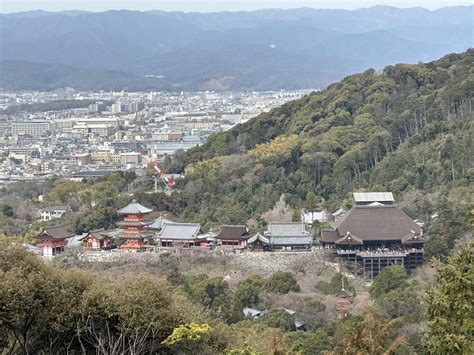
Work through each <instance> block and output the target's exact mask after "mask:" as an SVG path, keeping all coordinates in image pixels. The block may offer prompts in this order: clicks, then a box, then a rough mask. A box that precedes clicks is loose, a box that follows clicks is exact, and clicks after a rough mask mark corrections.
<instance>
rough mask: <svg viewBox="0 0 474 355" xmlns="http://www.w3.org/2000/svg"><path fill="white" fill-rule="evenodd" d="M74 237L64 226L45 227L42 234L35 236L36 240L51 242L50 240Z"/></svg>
mask: <svg viewBox="0 0 474 355" xmlns="http://www.w3.org/2000/svg"><path fill="white" fill-rule="evenodd" d="M73 236H74V233H70V232H68V231H67V230H66V228H65V227H64V226H52V227H45V228H44V230H43V232H42V233H41V234H39V235H38V236H36V239H40V240H51V239H57V240H61V239H66V238H71V237H73Z"/></svg>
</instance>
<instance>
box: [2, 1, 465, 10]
mask: <svg viewBox="0 0 474 355" xmlns="http://www.w3.org/2000/svg"><path fill="white" fill-rule="evenodd" d="M472 3H473V1H472V0H449V1H440V0H391V1H390V0H362V1H355V0H332V1H331V0H321V1H318V0H307V1H304V0H294V1H291V0H290V1H289V0H234V1H229V0H206V1H197V0H184V1H182V0H181V1H180V0H178V1H171V0H154V1H152V0H135V1H133V0H129V1H123V0H61V1H59V0H0V11H1V12H16V11H28V10H38V9H41V10H47V11H61V10H87V11H105V10H111V9H129V10H165V11H202V12H209V11H236V10H256V9H262V8H297V7H314V8H343V9H356V8H361V7H369V6H373V5H392V6H397V7H414V6H421V7H425V8H428V9H436V8H440V7H443V6H454V5H470V4H472Z"/></svg>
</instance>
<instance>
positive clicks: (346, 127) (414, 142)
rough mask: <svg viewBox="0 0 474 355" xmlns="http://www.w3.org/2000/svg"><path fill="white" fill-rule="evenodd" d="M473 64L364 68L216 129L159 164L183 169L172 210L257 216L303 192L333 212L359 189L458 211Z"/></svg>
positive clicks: (446, 60) (233, 219)
mask: <svg viewBox="0 0 474 355" xmlns="http://www.w3.org/2000/svg"><path fill="white" fill-rule="evenodd" d="M473 64H474V50H472V49H471V50H469V51H467V52H465V53H462V54H450V55H447V56H445V57H443V58H441V59H439V60H437V61H434V62H430V63H426V64H416V65H406V64H399V65H395V66H388V67H386V68H385V69H384V70H383V72H382V73H377V72H375V71H374V70H367V71H365V72H364V73H360V74H355V75H351V76H349V77H346V78H345V79H343V80H342V81H341V82H339V83H335V84H332V85H330V86H329V87H328V88H327V89H326V90H324V91H322V92H315V93H312V94H310V95H308V96H306V97H304V98H302V99H300V100H297V101H293V102H289V103H287V104H285V105H283V106H282V107H280V108H277V109H274V110H272V111H271V112H269V113H264V114H261V115H260V116H258V117H256V118H254V119H252V120H250V121H249V122H247V123H245V124H241V125H238V126H237V127H235V128H233V129H232V130H230V131H228V132H225V133H220V134H216V135H214V136H212V137H211V138H210V139H209V140H208V142H207V143H206V144H204V145H203V146H201V147H199V148H195V149H193V150H191V151H188V153H187V154H186V155H185V156H184V157H182V156H181V158H176V157H175V158H173V159H172V160H169V161H167V164H166V168H167V169H168V170H173V171H174V172H176V170H181V171H184V170H186V180H185V181H184V182H183V184H182V186H180V193H179V194H177V195H179V208H178V211H179V212H180V213H181V214H182V217H183V218H184V219H186V220H195V221H197V222H201V223H203V224H205V225H206V226H208V227H209V226H212V225H214V224H222V223H243V222H245V221H246V220H248V219H249V218H257V217H258V216H259V215H260V214H261V213H262V212H264V211H267V210H269V209H271V208H272V207H273V206H274V204H275V202H276V201H277V200H278V199H279V198H280V196H281V195H282V194H285V195H286V198H287V202H288V203H289V205H290V206H291V207H301V206H304V202H305V200H306V196H307V194H308V192H310V191H311V192H314V193H315V194H316V195H317V196H321V197H322V199H323V200H324V201H322V204H323V205H325V206H326V207H328V208H330V209H336V208H337V207H339V206H341V205H342V204H343V203H344V202H346V203H347V202H348V198H349V197H350V192H351V191H353V190H364V189H366V190H375V191H380V190H389V191H393V192H394V193H395V194H396V197H397V200H398V201H407V202H409V203H408V204H407V205H408V206H409V207H410V208H411V209H412V210H413V211H412V212H413V213H412V214H414V215H419V214H422V215H423V216H424V217H426V218H427V216H428V215H429V213H433V212H436V211H437V210H438V209H439V208H442V207H441V205H446V204H447V203H448V201H450V202H449V203H448V204H449V205H450V206H451V207H453V206H455V208H456V211H458V213H461V214H463V213H465V211H466V210H467V208H468V206H469V205H470V204H471V202H472V201H471V197H470V195H471V196H472V194H469V192H471V193H472V185H470V184H472V178H473V173H474V170H473V165H472V163H473V156H474V145H473V143H474V142H473V127H472V124H473V108H472V106H473V102H472V101H473V96H474V66H473ZM175 197H176V195H175ZM423 216H421V217H423ZM413 217H415V216H413Z"/></svg>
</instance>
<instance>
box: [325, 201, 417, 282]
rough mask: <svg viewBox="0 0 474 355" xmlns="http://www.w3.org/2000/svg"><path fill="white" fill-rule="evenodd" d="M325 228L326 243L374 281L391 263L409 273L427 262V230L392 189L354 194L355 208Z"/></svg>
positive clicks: (351, 267)
mask: <svg viewBox="0 0 474 355" xmlns="http://www.w3.org/2000/svg"><path fill="white" fill-rule="evenodd" d="M332 227H333V228H332V229H323V230H322V231H321V243H322V245H323V246H324V247H325V248H327V249H330V250H332V251H333V252H334V254H333V255H334V256H335V258H336V259H337V261H339V262H341V263H342V264H344V265H345V266H347V267H348V269H349V270H351V271H352V272H353V273H354V274H355V275H357V276H359V277H363V278H364V279H365V280H368V281H371V280H373V278H374V277H376V276H377V275H378V274H379V273H380V271H381V270H382V269H383V268H384V267H387V266H389V265H393V264H400V265H404V266H405V268H406V269H407V272H410V271H411V270H412V269H414V268H416V267H417V266H420V265H421V264H422V263H423V243H424V242H425V238H424V237H423V230H422V229H421V227H420V226H419V225H418V224H416V223H415V222H414V221H413V220H412V219H411V218H410V217H409V216H408V215H407V214H406V213H405V212H403V211H402V210H401V209H400V208H398V206H397V205H396V204H395V203H394V199H393V195H392V193H390V192H365V193H354V205H353V207H352V209H351V210H350V211H349V212H348V213H347V214H346V215H345V216H343V217H341V218H340V219H339V220H336V221H335V222H333V225H332Z"/></svg>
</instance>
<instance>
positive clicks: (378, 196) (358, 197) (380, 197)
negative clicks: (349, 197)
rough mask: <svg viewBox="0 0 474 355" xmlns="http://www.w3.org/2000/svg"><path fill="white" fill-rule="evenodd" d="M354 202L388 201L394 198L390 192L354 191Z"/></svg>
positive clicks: (391, 201)
mask: <svg viewBox="0 0 474 355" xmlns="http://www.w3.org/2000/svg"><path fill="white" fill-rule="evenodd" d="M354 201H355V203H356V204H357V203H371V202H389V203H393V202H394V201H395V200H394V198H393V194H392V193H391V192H354Z"/></svg>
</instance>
